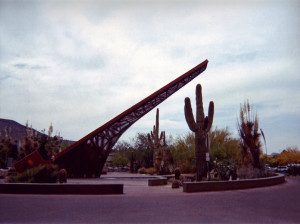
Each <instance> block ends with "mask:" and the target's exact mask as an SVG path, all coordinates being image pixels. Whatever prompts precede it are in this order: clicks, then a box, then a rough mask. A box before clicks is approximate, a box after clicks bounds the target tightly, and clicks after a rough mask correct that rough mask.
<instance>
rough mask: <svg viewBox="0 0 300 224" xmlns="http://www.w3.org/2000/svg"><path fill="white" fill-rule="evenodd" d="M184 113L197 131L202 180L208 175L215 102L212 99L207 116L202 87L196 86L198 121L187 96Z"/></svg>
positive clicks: (196, 152)
mask: <svg viewBox="0 0 300 224" xmlns="http://www.w3.org/2000/svg"><path fill="white" fill-rule="evenodd" d="M184 103H185V104H184V115H185V119H186V122H187V124H188V126H189V128H190V130H191V131H193V132H194V133H195V156H196V170H197V176H196V180H197V181H200V180H202V177H204V176H206V173H207V166H206V153H208V152H209V144H208V132H209V130H210V128H211V126H212V123H213V117H214V102H213V101H210V103H209V108H208V116H206V117H205V115H204V110H203V101H202V87H201V85H200V84H198V85H197V86H196V121H195V119H194V115H193V110H192V106H191V101H190V98H188V97H186V98H185V101H184Z"/></svg>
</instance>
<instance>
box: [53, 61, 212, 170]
mask: <svg viewBox="0 0 300 224" xmlns="http://www.w3.org/2000/svg"><path fill="white" fill-rule="evenodd" d="M207 63H208V60H205V61H203V62H202V63H200V64H199V65H197V66H196V67H194V68H193V69H191V70H189V71H188V72H186V73H184V74H183V75H181V76H179V77H178V78H177V79H175V80H173V81H172V82H170V83H169V84H167V85H165V86H164V87H162V88H161V89H159V90H157V91H156V92H154V93H152V94H151V95H150V96H148V97H146V98H145V99H143V100H142V101H140V102H138V103H137V104H135V105H133V106H132V107H130V108H129V109H127V110H126V111H124V112H123V113H121V114H119V115H118V116H116V117H115V118H113V119H111V120H110V121H108V122H106V123H105V124H104V125H102V126H101V127H99V128H97V129H96V130H94V131H92V132H91V133H89V134H88V135H86V136H84V137H83V138H81V139H80V140H79V141H77V142H75V143H74V144H72V145H70V146H69V147H67V148H66V149H65V150H63V151H62V152H60V153H58V154H57V155H56V157H55V159H54V162H55V163H57V164H59V165H60V166H61V167H65V168H66V169H69V170H72V171H71V172H76V169H74V167H70V166H72V164H74V166H76V165H75V164H77V166H78V169H85V168H84V167H85V164H88V163H93V164H94V163H96V165H95V167H96V168H94V169H99V170H98V171H95V172H98V173H97V174H96V176H99V175H100V174H101V171H102V169H103V166H104V163H105V161H106V159H107V156H108V155H109V153H110V151H111V149H112V147H113V146H114V145H115V143H116V142H117V141H118V139H119V138H120V137H121V135H122V134H123V133H124V132H125V131H126V130H127V129H128V128H129V127H130V126H131V125H133V124H134V123H135V122H136V121H137V120H139V119H140V118H141V117H143V116H144V115H145V114H147V113H148V112H149V111H151V110H152V109H153V108H154V107H156V106H157V105H159V104H160V103H161V102H163V101H164V100H166V99H167V98H168V97H169V96H171V95H172V94H173V93H175V92H176V91H178V90H179V89H180V88H182V87H183V86H185V85H186V84H187V83H189V82H190V81H191V80H193V79H194V78H195V77H197V76H198V75H199V74H200V73H202V72H203V71H204V70H205V69H206V67H207ZM90 150H93V151H92V152H93V153H95V157H97V158H90V159H86V158H85V157H84V156H83V157H80V155H85V154H86V153H91V151H90ZM78 151H81V152H78ZM91 154H92V153H91ZM85 156H86V155H85ZM86 157H88V156H86ZM84 159H86V160H87V161H84ZM86 169H88V168H86ZM78 172H79V173H80V175H84V172H85V171H84V170H80V171H78ZM90 172H91V171H86V174H87V175H90ZM74 175H75V176H78V175H76V174H74Z"/></svg>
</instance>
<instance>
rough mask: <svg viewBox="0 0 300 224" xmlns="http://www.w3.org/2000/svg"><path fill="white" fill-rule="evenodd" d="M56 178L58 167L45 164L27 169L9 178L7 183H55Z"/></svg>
mask: <svg viewBox="0 0 300 224" xmlns="http://www.w3.org/2000/svg"><path fill="white" fill-rule="evenodd" d="M57 178H58V166H56V165H53V164H46V165H40V166H37V167H34V168H32V169H28V170H26V171H25V172H23V173H20V174H17V175H16V176H11V177H9V179H8V182H14V183H18V182H23V183H56V182H57Z"/></svg>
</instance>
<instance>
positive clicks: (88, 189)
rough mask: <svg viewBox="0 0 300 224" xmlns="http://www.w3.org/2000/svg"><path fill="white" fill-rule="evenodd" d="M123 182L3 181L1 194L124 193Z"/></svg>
mask: <svg viewBox="0 0 300 224" xmlns="http://www.w3.org/2000/svg"><path fill="white" fill-rule="evenodd" d="M123 186H124V185H123V184H44V183H41V184H39V183H3V184H0V193H1V194H82V195H87V194H90V195H97V194H123Z"/></svg>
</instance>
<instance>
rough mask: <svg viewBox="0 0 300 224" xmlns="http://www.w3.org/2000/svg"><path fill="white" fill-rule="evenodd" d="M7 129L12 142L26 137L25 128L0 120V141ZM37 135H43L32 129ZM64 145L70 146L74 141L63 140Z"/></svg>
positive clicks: (15, 123)
mask: <svg viewBox="0 0 300 224" xmlns="http://www.w3.org/2000/svg"><path fill="white" fill-rule="evenodd" d="M6 128H8V129H9V130H10V137H11V138H12V140H13V141H14V140H17V141H22V140H23V138H24V136H26V126H25V125H22V124H19V123H18V122H16V121H13V120H8V119H2V118H0V139H2V138H3V137H4V136H5V129H6ZM33 130H34V131H36V132H37V133H38V135H43V133H41V132H39V131H37V130H35V129H33ZM63 142H64V143H65V144H68V145H70V144H72V143H74V141H70V140H63Z"/></svg>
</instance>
